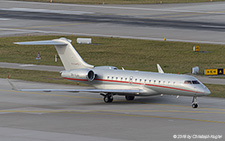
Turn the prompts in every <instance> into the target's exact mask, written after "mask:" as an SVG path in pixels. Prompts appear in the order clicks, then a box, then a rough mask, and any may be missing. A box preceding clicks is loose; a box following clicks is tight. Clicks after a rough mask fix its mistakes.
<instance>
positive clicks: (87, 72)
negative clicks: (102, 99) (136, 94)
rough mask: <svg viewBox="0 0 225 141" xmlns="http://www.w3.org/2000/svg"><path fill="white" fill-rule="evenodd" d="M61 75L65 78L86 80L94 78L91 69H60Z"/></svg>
mask: <svg viewBox="0 0 225 141" xmlns="http://www.w3.org/2000/svg"><path fill="white" fill-rule="evenodd" d="M61 76H62V77H66V78H75V79H84V80H88V81H93V80H94V79H95V73H94V71H93V70H91V69H76V70H70V71H62V72H61Z"/></svg>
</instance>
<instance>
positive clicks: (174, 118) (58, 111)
mask: <svg viewBox="0 0 225 141" xmlns="http://www.w3.org/2000/svg"><path fill="white" fill-rule="evenodd" d="M100 111H101V110H100ZM0 112H1V113H12V112H13V113H72V114H75V113H76V114H92V115H106V116H123V117H140V118H146V117H150V118H160V119H173V120H186V121H200V122H209V123H223V124H225V122H224V121H213V120H203V119H191V118H178V117H163V116H153V115H138V114H123V113H108V112H99V111H98V112H93V111H91V110H86V112H84V110H56V111H54V110H51V111H29V110H27V111H26V110H22V111H21V110H18V111H17V110H0Z"/></svg>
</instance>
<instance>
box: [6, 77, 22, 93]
mask: <svg viewBox="0 0 225 141" xmlns="http://www.w3.org/2000/svg"><path fill="white" fill-rule="evenodd" d="M7 80H8V82H9V84H10V86H11V87H12V90H15V91H19V90H18V89H17V88H16V87H15V86H14V85H13V83H12V82H10V81H9V79H8V78H7Z"/></svg>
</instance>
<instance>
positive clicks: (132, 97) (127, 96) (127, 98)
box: [125, 95, 135, 101]
mask: <svg viewBox="0 0 225 141" xmlns="http://www.w3.org/2000/svg"><path fill="white" fill-rule="evenodd" d="M125 98H126V100H127V101H132V100H134V98H135V96H129V95H126V96H125Z"/></svg>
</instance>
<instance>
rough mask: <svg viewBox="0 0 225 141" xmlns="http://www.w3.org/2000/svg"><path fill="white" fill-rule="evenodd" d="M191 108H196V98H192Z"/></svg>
mask: <svg viewBox="0 0 225 141" xmlns="http://www.w3.org/2000/svg"><path fill="white" fill-rule="evenodd" d="M192 108H198V102H197V97H196V96H194V97H193V100H192Z"/></svg>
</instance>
